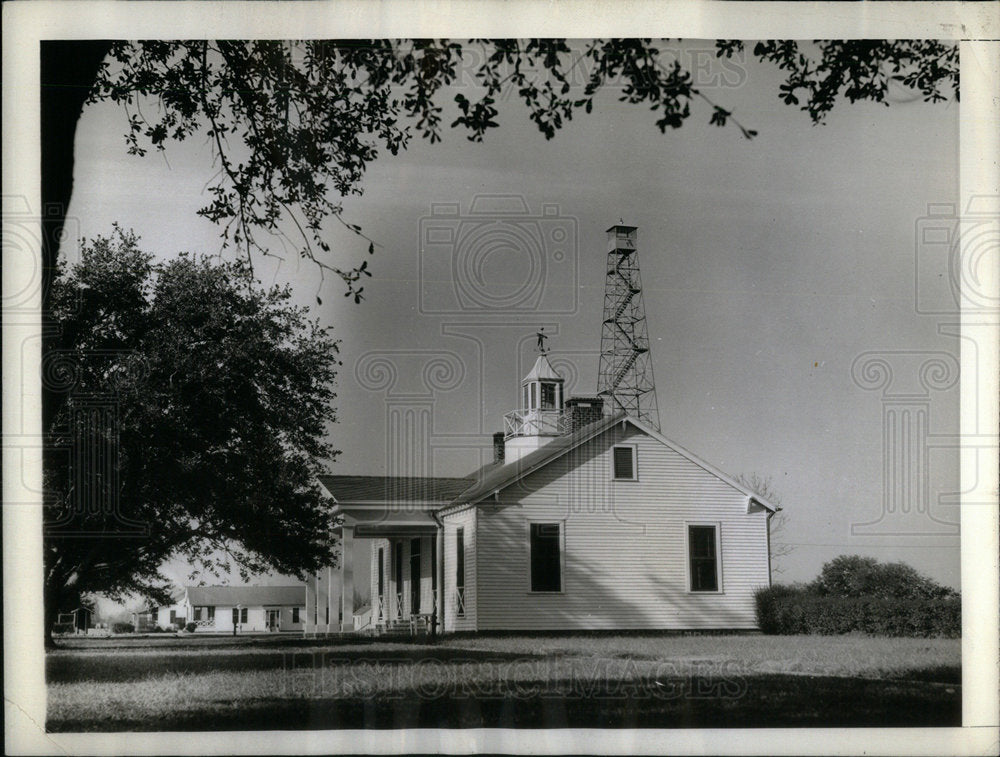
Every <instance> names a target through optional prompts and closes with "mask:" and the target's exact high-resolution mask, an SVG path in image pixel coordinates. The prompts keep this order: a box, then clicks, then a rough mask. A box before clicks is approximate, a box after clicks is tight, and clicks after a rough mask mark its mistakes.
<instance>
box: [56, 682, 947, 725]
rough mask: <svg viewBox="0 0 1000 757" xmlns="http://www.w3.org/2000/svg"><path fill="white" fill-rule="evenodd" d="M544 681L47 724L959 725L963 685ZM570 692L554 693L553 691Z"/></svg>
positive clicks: (264, 702) (221, 706) (269, 702)
mask: <svg viewBox="0 0 1000 757" xmlns="http://www.w3.org/2000/svg"><path fill="white" fill-rule="evenodd" d="M578 685H579V681H576V682H574V681H548V682H546V686H545V689H538V688H537V687H528V688H525V689H523V690H518V691H516V692H514V693H513V694H512V693H511V692H509V691H508V692H505V693H504V694H499V693H497V694H496V695H491V693H490V692H489V691H485V692H484V691H480V692H477V693H476V695H475V696H470V695H466V694H461V695H445V696H438V697H428V696H421V692H419V691H415V690H403V691H400V692H398V693H397V694H396V695H394V696H393V697H392V698H382V699H358V698H349V699H334V698H300V699H285V700H259V701H255V702H250V703H240V704H239V705H235V704H233V703H230V702H225V701H218V702H216V703H214V704H212V705H208V706H203V707H202V708H201V709H199V710H198V711H178V712H174V713H171V714H170V715H169V716H165V717H162V718H156V719H143V720H128V719H116V720H114V721H111V722H108V721H103V720H101V721H96V720H95V721H74V720H50V721H49V723H48V724H47V729H48V730H49V731H60V732H71V731H133V730H134V731H160V730H162V731H172V730H191V731H205V730H308V729H342V728H369V729H392V728H435V727H436V728H707V727H713V728H725V727H734V728H735V727H738V728H755V727H759V728H773V727H810V726H814V727H893V726H899V727H904V726H907V727H916V726H958V725H961V688H960V687H959V686H957V685H952V684H948V683H937V682H931V683H928V682H923V681H892V680H877V681H872V680H860V679H852V678H833V677H814V676H789V675H760V676H753V677H750V678H747V679H743V680H742V681H741V684H740V685H739V686H738V687H736V688H731V687H730V688H722V689H720V688H719V682H718V680H717V679H706V680H701V679H696V678H695V679H692V678H684V679H676V680H666V681H664V680H652V679H645V680H638V681H634V682H631V685H630V687H629V688H628V690H626V691H623V690H622V688H621V687H620V686H619V687H617V688H614V689H610V688H607V687H606V686H602V685H597V686H591V687H589V688H587V689H586V690H579V689H574V688H573V687H574V686H578ZM560 690H562V691H564V692H573V693H571V694H568V695H560V696H556V695H554V694H553V692H555V691H560Z"/></svg>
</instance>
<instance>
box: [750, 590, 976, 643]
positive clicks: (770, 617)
mask: <svg viewBox="0 0 1000 757" xmlns="http://www.w3.org/2000/svg"><path fill="white" fill-rule="evenodd" d="M756 602H757V623H758V625H759V626H760V630H761V631H763V632H764V633H766V634H845V633H865V634H871V635H873V636H922V637H928V636H945V637H949V638H956V637H958V636H961V633H962V601H961V598H960V597H936V598H932V599H889V598H875V597H834V596H819V595H816V594H812V593H810V592H808V591H806V590H802V589H794V588H790V587H785V586H774V587H772V588H770V589H762V590H761V591H758V592H757V595H756Z"/></svg>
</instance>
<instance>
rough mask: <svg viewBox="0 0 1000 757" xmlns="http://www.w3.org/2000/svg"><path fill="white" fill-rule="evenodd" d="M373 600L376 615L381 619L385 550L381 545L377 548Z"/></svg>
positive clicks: (382, 613)
mask: <svg viewBox="0 0 1000 757" xmlns="http://www.w3.org/2000/svg"><path fill="white" fill-rule="evenodd" d="M375 601H376V602H378V604H377V605H376V606H375V607H376V608H377V609H376V612H377V613H378V614H377V615H376V617H377V618H378V620H382V619H383V618H384V617H385V550H384V549H382V547H379V548H378V596H376V597H375Z"/></svg>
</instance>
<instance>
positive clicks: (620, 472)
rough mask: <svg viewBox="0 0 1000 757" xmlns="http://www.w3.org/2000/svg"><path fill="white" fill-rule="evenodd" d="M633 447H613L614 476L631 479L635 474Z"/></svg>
mask: <svg viewBox="0 0 1000 757" xmlns="http://www.w3.org/2000/svg"><path fill="white" fill-rule="evenodd" d="M635 457H636V455H635V447H615V448H614V477H615V478H616V479H626V480H633V479H635V478H636V475H635V467H636V466H635Z"/></svg>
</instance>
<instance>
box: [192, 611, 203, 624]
mask: <svg viewBox="0 0 1000 757" xmlns="http://www.w3.org/2000/svg"><path fill="white" fill-rule="evenodd" d="M201 609H202V608H200V607H195V608H194V618H193V620H194V621H195V622H197V621H199V620H201Z"/></svg>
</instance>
